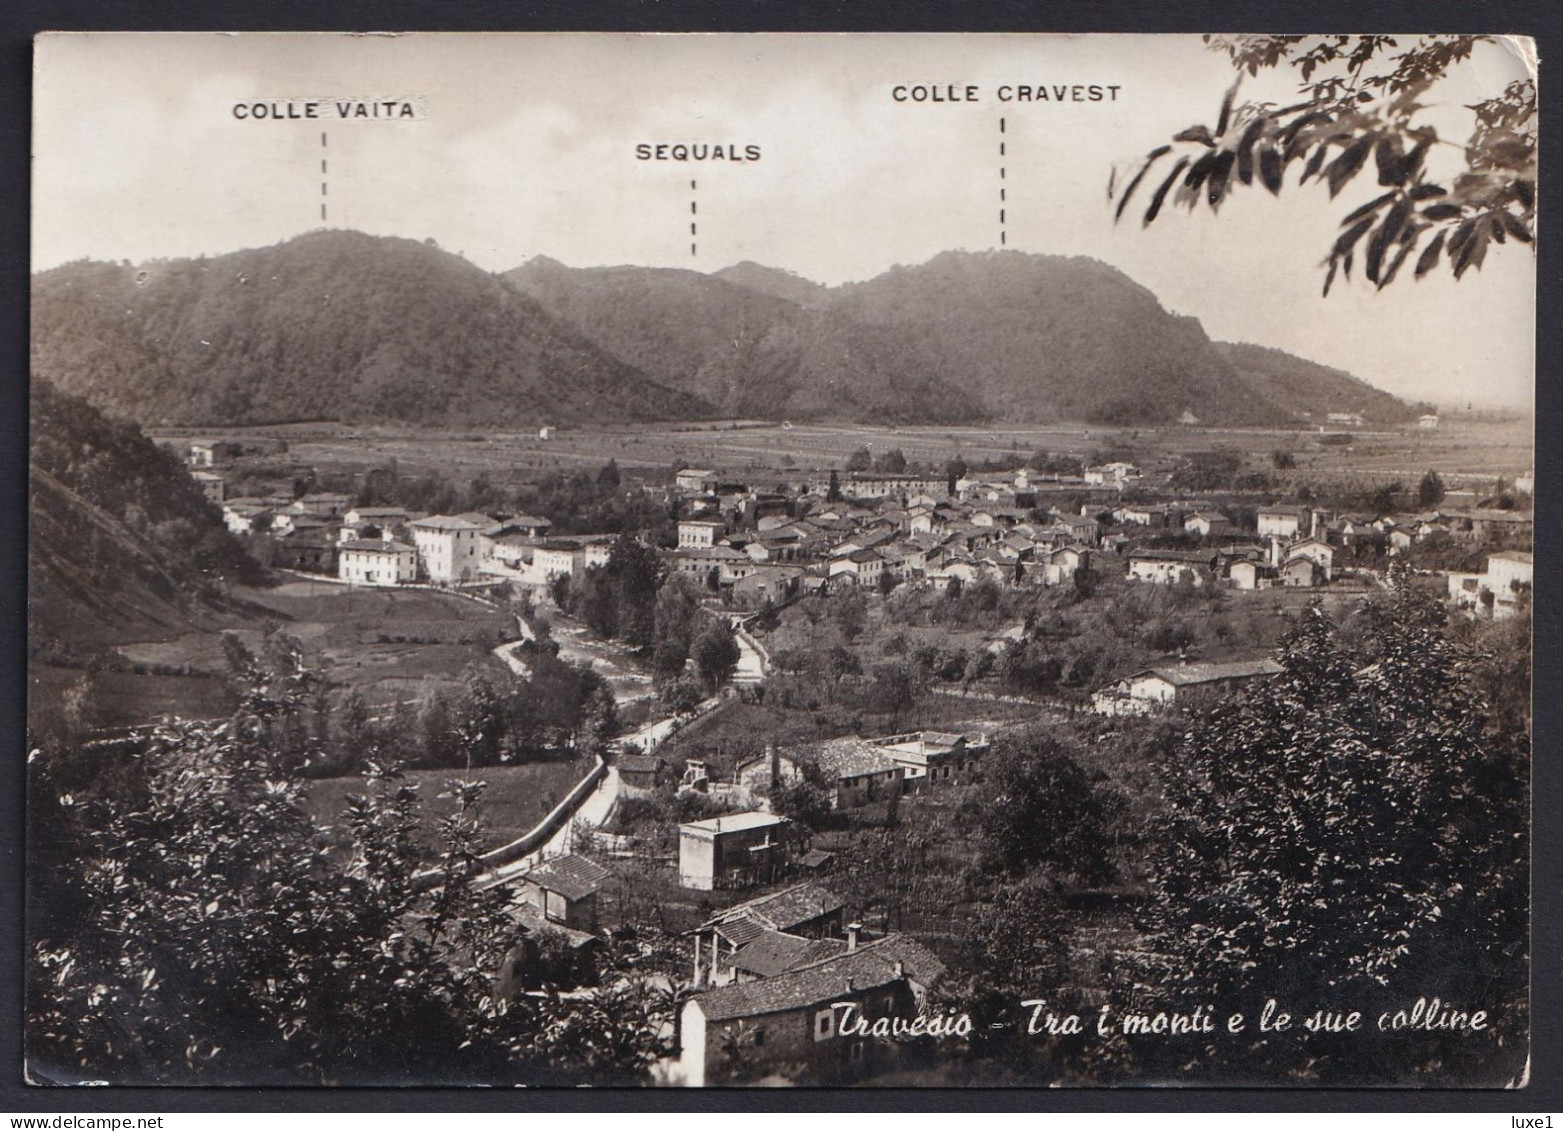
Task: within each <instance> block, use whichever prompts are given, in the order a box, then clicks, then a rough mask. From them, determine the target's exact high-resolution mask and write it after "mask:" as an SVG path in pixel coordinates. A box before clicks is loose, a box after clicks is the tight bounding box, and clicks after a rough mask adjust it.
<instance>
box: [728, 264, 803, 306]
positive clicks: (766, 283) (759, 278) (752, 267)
mask: <svg viewBox="0 0 1563 1131" xmlns="http://www.w3.org/2000/svg"><path fill="white" fill-rule="evenodd" d="M714 274H715V277H716V278H718V279H722V280H725V281H726V282H729V283H736V284H737V285H738V286H740V287H748V288H749V289H750V290H751V291H759V292H760V293H761V294H768V295H772V296H773V297H775V298H784V299H786V300H787V301H788V302H793V303H797V304H798V305H799V306H810V305H812V304H814V303H816V302H818V301H820V299H821V298H822V297H823V296H824V295H825V293H826V292H827V291H828V290H829V288H828V287H826V286H825V285H824V284H823V283H816V282H814V281H813V280H812V279H805V278H804V277H803V276H802V275H799V274H797V273H796V272H794V271H783V270H782V269H781V268H780V267H766V266H764V265H763V264H760V263H756V262H754V261H753V260H752V259H746V260H744V261H743V262H742V263H735V264H733V265H732V266H731V267H723V268H722V269H721V270H720V271H717V272H715V273H714Z"/></svg>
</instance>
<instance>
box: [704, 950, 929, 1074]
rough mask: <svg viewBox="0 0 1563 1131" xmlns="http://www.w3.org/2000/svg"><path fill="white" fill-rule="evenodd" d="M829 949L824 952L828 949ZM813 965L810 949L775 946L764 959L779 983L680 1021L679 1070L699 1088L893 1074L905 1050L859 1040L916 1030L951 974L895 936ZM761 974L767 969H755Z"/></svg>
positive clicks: (739, 989)
mask: <svg viewBox="0 0 1563 1131" xmlns="http://www.w3.org/2000/svg"><path fill="white" fill-rule="evenodd" d="M820 949H824V948H820ZM829 949H831V950H834V951H836V953H833V954H827V955H825V956H823V957H818V958H814V959H813V960H812V961H808V960H807V959H808V958H810V957H811V955H810V948H803V949H802V950H799V949H798V948H797V947H796V944H791V943H774V942H771V943H767V944H766V949H764V950H762V951H761V952H759V953H758V954H757V955H756V958H757V959H760V960H761V962H762V963H763V964H765V965H768V966H771V967H777V966H779V967H786V965H787V958H788V956H789V955H792V954H794V953H796V954H798V956H800V957H803V958H804V959H805V961H804V963H803V964H802V965H795V966H792V967H791V968H784V969H782V971H781V972H780V973H776V974H773V975H771V976H768V977H767V976H762V977H756V978H752V979H747V980H743V981H733V982H731V983H730V984H728V985H726V986H720V987H717V988H714V989H708V990H705V991H704V992H701V993H696V994H694V995H693V996H691V997H690V998H688V999H687V1000H686V1001H685V1002H684V1005H683V1008H682V1009H681V1010H680V1012H679V1070H680V1073H681V1075H682V1077H683V1081H682V1082H683V1083H685V1084H687V1085H691V1086H704V1085H707V1084H721V1083H738V1082H742V1081H745V1080H753V1079H758V1078H761V1077H763V1076H767V1075H773V1074H778V1073H782V1074H785V1073H789V1072H796V1073H797V1074H798V1077H797V1078H798V1079H799V1080H800V1081H805V1080H806V1081H808V1082H809V1083H822V1082H831V1081H838V1080H852V1079H862V1078H864V1077H868V1076H872V1075H875V1074H876V1073H879V1072H883V1071H886V1070H887V1069H889V1068H891V1067H893V1066H894V1065H895V1064H896V1062H897V1060H898V1056H899V1051H900V1045H899V1044H898V1042H895V1041H887V1040H880V1039H876V1038H874V1037H871V1036H867V1035H864V1034H863V1033H861V1032H860V1031H859V1028H858V1026H859V1022H866V1023H867V1024H868V1025H870V1026H871V1025H872V1024H873V1023H874V1022H875V1021H877V1020H879V1019H881V1018H889V1019H896V1018H899V1019H901V1020H902V1021H903V1022H904V1023H910V1022H911V1021H912V1020H913V1019H914V1018H916V1017H917V1015H918V1013H919V1011H920V1010H921V1008H922V1006H923V1004H924V1002H925V1001H926V1000H927V994H928V991H929V989H930V988H932V987H933V986H935V985H936V984H937V983H938V981H939V979H940V978H941V977H943V975H944V972H945V968H944V964H943V963H941V962H940V961H939V959H938V958H937V957H935V956H934V954H933V953H932V952H931V951H929V950H928V949H927V948H926V947H924V946H922V945H921V944H919V943H917V942H916V941H915V940H913V939H911V938H909V937H907V936H905V935H887V936H885V937H884V938H882V939H876V940H874V941H872V942H866V943H862V944H860V945H853V941H852V940H849V941H848V943H847V945H846V947H845V948H839V947H831V948H829ZM756 964H761V963H756Z"/></svg>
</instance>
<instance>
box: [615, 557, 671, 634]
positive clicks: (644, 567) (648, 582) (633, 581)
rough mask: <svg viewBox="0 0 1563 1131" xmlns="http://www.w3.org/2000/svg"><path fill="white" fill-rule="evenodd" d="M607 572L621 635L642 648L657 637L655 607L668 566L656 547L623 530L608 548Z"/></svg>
mask: <svg viewBox="0 0 1563 1131" xmlns="http://www.w3.org/2000/svg"><path fill="white" fill-rule="evenodd" d="M606 572H607V576H608V579H609V581H610V582H611V583H612V586H613V595H614V601H615V604H616V605H617V620H618V630H619V637H620V639H622V640H623V641H624V643H625V644H627V645H629V646H630V647H631V648H643V647H646V646H647V645H649V644H651V643H653V641H654V639H655V637H656V608H657V600H658V597H659V591H660V589H661V586H662V581H663V577H664V576H665V573H666V567H665V566H664V565H663V563H662V558H661V556H660V555H659V554H658V553H657V551H656V550H654V549H652V547H650V546H648V545H647V544H646V543H645V542H642V541H641V540H640V539H639V538H636V537H633V536H632V535H629V534H620V535H619V536H618V538H616V539H614V542H613V546H612V548H611V549H610V550H609V551H608V565H607V570H606Z"/></svg>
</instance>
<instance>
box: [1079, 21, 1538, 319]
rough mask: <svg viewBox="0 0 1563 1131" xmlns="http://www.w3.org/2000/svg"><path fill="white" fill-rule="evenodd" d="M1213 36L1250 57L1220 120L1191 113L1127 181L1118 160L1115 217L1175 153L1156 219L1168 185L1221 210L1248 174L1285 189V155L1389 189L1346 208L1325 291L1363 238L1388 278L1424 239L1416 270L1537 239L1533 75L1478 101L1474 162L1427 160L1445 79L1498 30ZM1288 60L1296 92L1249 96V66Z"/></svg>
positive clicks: (1382, 279)
mask: <svg viewBox="0 0 1563 1131" xmlns="http://www.w3.org/2000/svg"><path fill="white" fill-rule="evenodd" d="M1206 42H1207V43H1208V44H1209V45H1210V47H1211V49H1212V50H1215V51H1220V52H1224V53H1225V54H1226V55H1228V56H1229V57H1230V59H1231V61H1232V65H1233V66H1234V68H1236V70H1237V71H1238V79H1237V82H1235V83H1234V84H1233V86H1232V88H1231V89H1230V90H1228V91H1227V93H1226V96H1225V97H1224V98H1223V99H1222V102H1221V108H1220V111H1219V113H1218V114H1217V117H1216V125H1215V128H1214V129H1211V128H1210V127H1208V126H1204V125H1195V126H1190V127H1189V128H1188V129H1185V130H1183V131H1182V132H1180V133H1178V134H1177V135H1176V136H1175V137H1174V138H1173V139H1172V142H1171V143H1170V144H1166V145H1160V146H1157V147H1156V148H1155V149H1153V150H1151V151H1150V152H1149V153H1148V154H1147V155H1146V157H1145V158H1144V160H1143V161H1142V162H1140V164H1139V165H1138V167H1137V168H1136V169H1133V170H1130V171H1129V172H1128V174H1127V175H1126V178H1125V179H1124V181H1123V189H1122V192H1121V193H1115V190H1116V188H1117V186H1118V184H1119V182H1120V179H1119V177H1118V171H1117V170H1114V175H1113V178H1112V180H1111V182H1110V183H1109V186H1108V192H1109V197H1112V196H1115V195H1116V197H1117V200H1118V204H1117V212H1116V215H1117V217H1119V218H1121V217H1122V216H1123V214H1124V211H1125V209H1126V208H1127V207H1128V205H1129V202H1130V200H1131V199H1133V197H1134V196H1135V192H1136V190H1137V189H1138V188H1139V187H1140V185H1141V183H1142V182H1144V181H1145V180H1146V177H1147V175H1148V174H1149V173H1150V172H1151V170H1152V169H1153V168H1156V169H1157V172H1158V175H1160V171H1161V170H1160V167H1159V166H1161V163H1162V162H1163V161H1164V160H1165V159H1167V158H1171V159H1172V161H1171V168H1170V170H1169V171H1168V172H1167V173H1166V175H1165V177H1163V178H1162V179H1161V181H1160V183H1159V184H1158V186H1157V187H1156V189H1155V191H1154V192H1153V193H1152V194H1151V196H1150V200H1149V203H1148V205H1147V207H1146V209H1145V213H1144V222H1145V223H1146V224H1150V223H1151V222H1152V221H1154V220H1155V219H1156V217H1157V215H1158V214H1159V213H1160V212H1161V210H1162V206H1163V204H1164V203H1165V202H1166V200H1167V196H1168V194H1169V192H1171V194H1172V200H1173V203H1174V204H1180V205H1183V206H1185V207H1187V208H1188V209H1189V210H1191V211H1192V210H1193V209H1194V208H1196V207H1197V206H1198V204H1199V202H1200V201H1204V202H1206V203H1207V204H1208V205H1209V206H1210V207H1211V209H1212V210H1215V209H1218V208H1219V207H1220V206H1221V204H1222V202H1223V201H1224V200H1225V199H1226V198H1227V197H1228V196H1229V195H1230V194H1231V193H1232V192H1233V191H1235V190H1236V189H1237V187H1238V186H1239V185H1251V184H1253V183H1254V181H1255V180H1256V179H1257V180H1258V181H1259V183H1260V184H1262V185H1264V187H1265V188H1266V189H1268V190H1269V191H1270V192H1271V193H1272V194H1279V193H1280V191H1281V189H1282V186H1283V180H1284V173H1285V171H1286V169H1287V168H1289V167H1291V166H1292V165H1294V164H1298V165H1301V166H1302V174H1301V176H1300V177H1299V180H1298V183H1299V184H1302V183H1305V182H1306V181H1308V180H1310V179H1313V178H1315V177H1317V178H1319V179H1321V180H1323V181H1325V182H1327V183H1328V185H1329V190H1330V196H1331V197H1334V196H1336V195H1337V194H1338V193H1339V192H1340V191H1341V190H1342V189H1343V188H1344V187H1345V186H1346V185H1347V184H1348V183H1350V182H1351V181H1352V180H1353V178H1355V177H1356V176H1357V175H1358V174H1359V173H1360V172H1361V171H1362V170H1363V169H1365V168H1368V167H1369V166H1370V164H1371V167H1372V168H1373V170H1374V172H1375V173H1376V176H1377V180H1378V185H1379V187H1380V188H1382V189H1384V190H1385V191H1384V192H1383V193H1381V194H1380V195H1379V196H1377V197H1375V198H1374V199H1372V200H1370V201H1368V202H1367V203H1365V204H1363V205H1362V206H1361V207H1360V208H1357V209H1354V210H1353V211H1351V212H1350V213H1348V214H1347V215H1346V216H1345V218H1344V219H1343V220H1342V221H1341V228H1342V232H1341V234H1340V235H1339V236H1338V237H1337V238H1336V240H1335V242H1334V244H1333V246H1332V247H1331V248H1330V251H1329V255H1328V263H1329V267H1328V271H1327V273H1326V275H1325V280H1324V293H1325V294H1329V291H1330V285H1331V283H1333V282H1334V280H1335V275H1336V272H1337V270H1340V271H1341V272H1342V273H1343V274H1344V275H1345V276H1347V277H1348V278H1349V277H1350V275H1351V268H1352V265H1353V262H1354V258H1355V255H1356V251H1357V249H1358V247H1359V245H1361V247H1362V248H1363V268H1364V272H1363V273H1364V274H1365V275H1366V276H1367V279H1368V281H1369V282H1370V283H1372V284H1374V286H1375V287H1377V288H1379V289H1382V288H1384V287H1385V286H1388V285H1389V283H1390V282H1391V281H1393V280H1394V278H1395V277H1396V275H1397V274H1398V273H1399V271H1400V268H1401V266H1402V265H1403V264H1404V263H1405V262H1406V261H1407V260H1408V257H1409V256H1411V254H1412V253H1413V252H1415V251H1416V250H1417V248H1418V247H1421V248H1422V251H1421V254H1420V255H1419V256H1418V257H1417V259H1416V264H1415V274H1416V277H1417V278H1421V277H1422V276H1423V275H1425V274H1427V273H1428V272H1429V271H1431V270H1433V269H1434V268H1435V267H1437V266H1438V263H1439V261H1440V258H1446V259H1447V260H1448V263H1449V266H1450V269H1451V270H1452V271H1453V273H1454V276H1455V278H1457V279H1458V278H1461V277H1463V276H1464V274H1465V272H1466V271H1467V270H1469V269H1470V268H1472V267H1476V268H1478V269H1479V268H1480V267H1481V265H1482V261H1483V259H1484V258H1485V256H1486V254H1487V248H1488V245H1489V244H1493V243H1497V244H1503V243H1506V242H1507V241H1508V240H1509V239H1511V238H1512V239H1514V240H1515V241H1516V242H1519V243H1526V244H1529V243H1532V242H1533V241H1534V238H1535V237H1534V234H1533V232H1534V225H1535V208H1536V189H1535V184H1536V84H1535V82H1534V81H1532V80H1530V79H1524V80H1519V81H1515V82H1512V83H1510V84H1509V85H1508V86H1507V87H1505V89H1504V90H1503V91H1502V93H1500V94H1497V95H1495V96H1493V97H1490V98H1486V99H1483V100H1481V101H1479V102H1477V103H1475V104H1474V105H1472V106H1470V107H1468V109H1469V110H1470V111H1471V113H1472V119H1473V120H1472V126H1471V132H1470V135H1469V136H1468V137H1467V139H1466V140H1465V142H1464V161H1463V168H1462V169H1461V170H1460V171H1458V172H1457V173H1456V174H1455V175H1454V176H1453V177H1450V178H1444V177H1440V178H1438V179H1434V178H1433V176H1431V175H1430V173H1429V171H1428V169H1427V168H1426V165H1425V161H1426V158H1427V156H1428V154H1429V152H1430V151H1431V150H1432V148H1433V146H1435V145H1440V144H1445V142H1444V139H1441V138H1440V137H1439V136H1438V132H1437V130H1436V129H1435V128H1434V126H1433V125H1432V124H1431V123H1430V122H1428V121H1426V120H1425V119H1423V118H1422V113H1423V111H1424V110H1426V109H1427V108H1428V106H1429V105H1430V104H1432V103H1436V102H1437V101H1438V99H1437V97H1436V95H1434V94H1433V90H1434V88H1435V87H1436V86H1437V84H1438V83H1439V81H1440V80H1441V79H1443V78H1444V77H1445V76H1446V75H1447V74H1448V73H1449V70H1450V68H1451V67H1454V66H1456V65H1460V64H1463V63H1465V62H1467V61H1468V60H1469V59H1470V57H1471V55H1472V53H1473V51H1475V49H1476V48H1477V45H1478V44H1480V43H1483V42H1491V39H1490V37H1485V36H1470V35H1438V36H1426V37H1423V38H1420V39H1417V40H1416V41H1415V42H1413V43H1412V44H1411V45H1410V46H1409V47H1407V48H1405V49H1404V50H1402V49H1401V48H1400V45H1399V44H1398V42H1397V41H1396V40H1395V39H1393V38H1391V37H1389V36H1384V35H1366V36H1346V35H1340V36H1322V37H1320V36H1303V35H1244V36H1207V37H1206ZM1282 65H1285V66H1289V67H1291V68H1293V69H1295V71H1296V72H1297V73H1298V75H1299V76H1300V85H1299V94H1300V96H1299V99H1298V100H1297V101H1296V102H1293V103H1290V104H1288V105H1285V106H1279V107H1278V106H1275V105H1274V104H1273V103H1269V102H1242V103H1239V102H1237V93H1238V90H1239V89H1240V87H1241V84H1242V80H1243V76H1244V74H1247V75H1249V76H1254V75H1257V74H1258V73H1259V72H1260V71H1261V70H1270V69H1273V68H1278V67H1280V66H1282ZM1424 237H1425V238H1424Z"/></svg>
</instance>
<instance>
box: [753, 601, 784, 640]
mask: <svg viewBox="0 0 1563 1131" xmlns="http://www.w3.org/2000/svg"><path fill="white" fill-rule="evenodd" d="M751 624H752V625H753V626H754V629H755V631H756V632H775V631H776V630H777V629H778V628H780V627H781V613H780V612H778V611H777V609H776V602H775V601H773V600H772V599H771V598H770V597H769V596H767V597H766V598H765V600H764V601H762V602H761V603H760V611H759V612H757V613H755V614H754V620H753V621H752V622H751Z"/></svg>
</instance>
